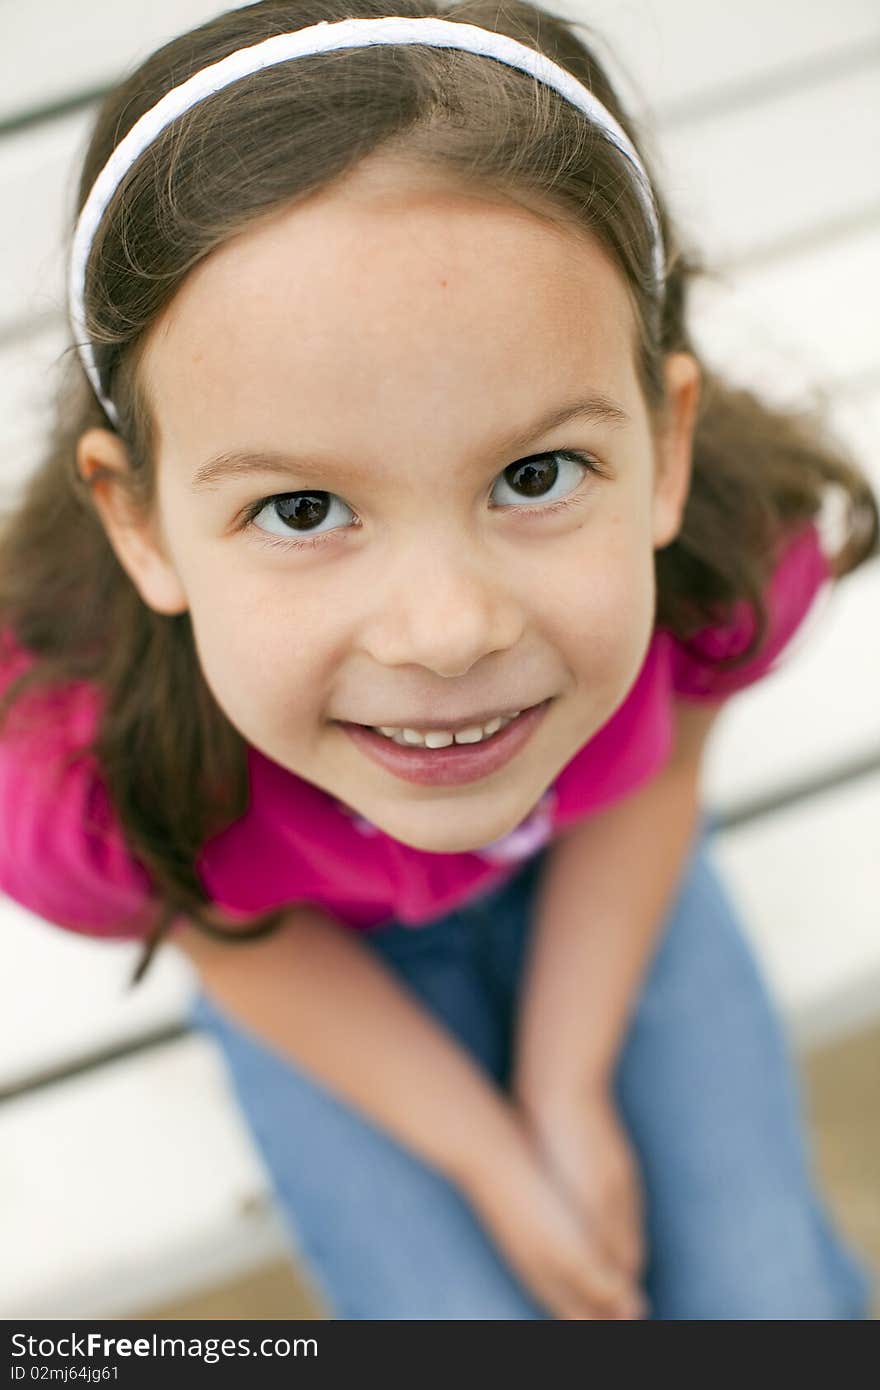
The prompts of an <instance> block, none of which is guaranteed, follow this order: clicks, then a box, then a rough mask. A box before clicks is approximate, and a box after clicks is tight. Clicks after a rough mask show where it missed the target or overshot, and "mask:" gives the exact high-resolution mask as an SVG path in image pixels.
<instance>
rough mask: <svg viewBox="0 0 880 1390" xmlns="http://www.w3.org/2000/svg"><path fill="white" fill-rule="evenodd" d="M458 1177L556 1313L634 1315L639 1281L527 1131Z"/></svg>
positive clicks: (639, 1308) (640, 1307)
mask: <svg viewBox="0 0 880 1390" xmlns="http://www.w3.org/2000/svg"><path fill="white" fill-rule="evenodd" d="M519 1135H520V1138H519V1140H518V1141H516V1142H514V1143H513V1144H511V1145H510V1146H509V1147H505V1148H504V1149H503V1150H502V1151H500V1152H495V1153H494V1154H493V1155H492V1161H491V1164H489V1163H487V1164H486V1165H485V1168H483V1169H482V1170H481V1172H480V1173H478V1174H472V1175H470V1176H469V1177H468V1178H467V1179H466V1180H464V1181H463V1182H462V1187H463V1191H464V1195H465V1196H466V1197H467V1198H468V1200H469V1201H470V1203H471V1205H472V1206H473V1208H474V1210H475V1212H476V1213H477V1215H478V1216H479V1217H480V1219H481V1221H482V1222H483V1224H484V1226H485V1227H486V1229H487V1231H488V1232H489V1234H490V1235H491V1236H492V1238H493V1239H494V1241H495V1243H496V1245H497V1247H498V1249H499V1251H500V1252H501V1253H502V1254H503V1256H504V1257H505V1259H506V1260H507V1262H508V1264H509V1265H510V1267H511V1269H512V1270H513V1271H514V1272H515V1273H516V1275H517V1276H518V1277H519V1279H520V1280H521V1281H522V1283H523V1284H524V1285H525V1287H526V1288H527V1289H528V1290H529V1292H530V1293H531V1295H532V1297H533V1298H535V1299H536V1300H537V1301H538V1302H539V1303H540V1304H542V1306H543V1307H545V1308H546V1309H547V1310H548V1311H549V1312H550V1313H551V1314H552V1315H553V1317H555V1318H560V1319H622V1318H639V1317H641V1316H643V1313H644V1301H643V1298H642V1296H641V1293H640V1291H639V1289H638V1287H637V1284H636V1282H635V1281H634V1280H633V1279H632V1278H630V1277H628V1276H627V1275H626V1273H625V1272H624V1271H623V1270H622V1269H621V1267H620V1265H619V1264H618V1263H616V1262H615V1261H613V1260H612V1259H611V1258H610V1257H609V1255H608V1253H607V1252H606V1250H605V1248H604V1246H603V1245H602V1244H601V1242H599V1241H598V1240H597V1239H596V1238H595V1235H594V1232H593V1230H592V1229H591V1227H590V1223H589V1222H588V1221H586V1220H585V1219H584V1217H583V1212H579V1211H578V1210H577V1209H576V1208H575V1207H574V1205H573V1204H572V1202H571V1201H570V1200H569V1199H568V1198H567V1197H566V1196H565V1194H564V1193H563V1192H562V1190H561V1187H560V1184H559V1183H558V1181H556V1180H555V1179H554V1177H553V1175H552V1174H551V1173H550V1172H549V1171H548V1168H547V1165H546V1163H545V1162H544V1161H543V1160H542V1158H541V1155H540V1154H539V1152H538V1150H537V1149H536V1147H535V1145H534V1144H533V1142H532V1141H531V1139H530V1137H529V1135H528V1134H527V1132H526V1130H525V1129H524V1128H522V1127H520V1128H519Z"/></svg>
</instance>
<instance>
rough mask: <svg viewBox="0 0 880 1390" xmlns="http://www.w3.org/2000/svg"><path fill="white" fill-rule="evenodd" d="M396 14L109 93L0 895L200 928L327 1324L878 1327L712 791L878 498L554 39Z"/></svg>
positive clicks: (94, 924)
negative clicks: (800, 402)
mask: <svg viewBox="0 0 880 1390" xmlns="http://www.w3.org/2000/svg"><path fill="white" fill-rule="evenodd" d="M395 15H396V16H397V17H398V20H397V22H398V28H397V29H393V28H391V29H389V28H388V27H387V26H385V27H382V26H381V25H379V26H377V25H374V26H372V27H370V28H369V29H364V28H363V26H361V27H360V28H358V27H355V28H354V29H352V28H351V27H349V28H347V29H345V30H334V29H333V28H331V27H329V26H333V25H335V24H337V23H338V22H341V21H343V20H349V19H350V20H381V19H382V18H383V16H384V11H383V9H382V8H381V7H380V6H379V4H378V3H377V2H376V0H354V3H352V0H347V3H345V4H340V3H338V0H307V3H301V2H300V0H296V3H294V2H293V0H284V2H283V0H272V2H271V3H270V2H269V0H265V3H260V4H255V5H249V6H247V7H245V8H240V9H234V10H232V11H230V12H229V13H227V14H223V15H220V16H219V17H218V18H217V19H215V20H213V21H211V22H210V23H208V24H205V25H203V26H202V27H201V28H199V29H196V30H194V31H192V32H191V33H188V34H184V35H182V36H181V37H180V38H178V39H175V40H174V41H173V42H171V43H169V44H167V45H166V46H165V47H164V48H162V49H161V50H159V51H158V52H156V53H154V54H153V55H152V56H151V57H149V58H148V59H147V60H146V61H145V62H144V63H143V64H141V66H140V67H139V68H137V70H136V71H134V72H133V73H132V74H131V75H130V76H129V77H128V78H126V80H125V81H123V82H122V83H121V84H120V85H119V86H118V87H117V88H116V89H115V90H114V91H113V92H112V93H111V94H110V95H109V96H108V97H107V98H106V99H105V101H104V103H103V106H102V108H101V110H100V112H99V115H98V118H97V121H96V124H95V128H94V131H93V134H92V138H91V141H90V144H89V147H88V150H87V153H86V157H85V164H84V168H83V171H82V177H81V180H80V186H79V199H78V208H77V212H78V221H77V227H76V229H75V232H76V234H75V236H74V239H73V249H72V257H71V308H72V323H73V334H74V347H75V349H76V352H75V354H74V355H73V356H72V357H71V360H70V373H69V377H68V379H67V383H66V386H65V389H64V391H63V393H62V397H63V398H62V400H61V401H60V403H59V412H58V420H57V423H56V427H55V432H54V437H53V440H52V445H51V448H50V450H49V452H48V454H47V457H46V459H45V462H44V464H43V466H42V467H41V468H40V469H39V470H38V471H37V472H36V473H35V474H34V475H33V477H32V478H31V480H30V482H29V486H28V488H27V491H26V493H25V495H24V496H23V498H22V500H21V503H20V506H19V508H18V509H17V510H16V511H15V513H14V514H12V515H10V516H9V517H8V518H7V521H6V527H5V533H4V536H3V543H2V549H0V554H2V576H0V582H2V588H0V606H2V610H3V614H2V616H3V620H4V621H3V636H4V645H3V658H4V665H3V671H4V680H5V691H4V700H3V713H4V716H5V717H4V724H3V740H2V744H0V786H2V792H3V795H4V797H5V799H6V801H5V815H4V817H3V822H2V837H0V879H2V887H3V888H4V890H5V891H6V892H7V893H8V894H10V895H11V896H12V897H13V898H15V899H17V900H18V901H19V902H21V903H23V904H24V905H25V906H26V907H28V908H29V909H31V910H32V911H34V912H37V913H39V914H41V915H42V916H43V917H45V918H46V919H47V920H49V921H53V922H56V923H58V924H59V925H60V926H63V927H68V928H70V929H72V930H75V931H81V932H86V933H93V934H96V935H101V936H106V937H108V938H109V937H116V938H129V939H141V938H143V939H145V942H146V950H145V954H144V956H143V958H142V960H141V963H140V966H139V969H138V971H137V973H136V976H135V979H138V978H140V976H141V975H142V974H143V970H144V968H145V966H146V963H147V961H148V960H149V959H150V957H151V955H152V953H153V951H154V950H155V948H156V946H157V943H158V942H159V941H160V940H161V939H170V940H171V941H173V942H174V943H175V944H176V945H177V946H178V947H179V948H180V949H181V950H182V951H184V952H185V953H186V954H187V956H188V957H189V958H190V960H191V961H192V962H193V963H194V965H195V967H196V969H197V971H198V975H199V979H200V985H201V988H200V990H199V993H198V997H197V999H196V1003H195V1008H194V1013H193V1022H194V1023H195V1024H197V1025H198V1026H199V1027H201V1028H203V1029H205V1030H207V1031H208V1032H209V1034H210V1035H211V1036H213V1037H214V1038H215V1039H216V1041H217V1043H218V1044H219V1046H220V1047H221V1048H222V1050H223V1055H224V1057H225V1059H226V1062H227V1064H228V1067H229V1072H230V1075H231V1078H232V1080H233V1082H234V1085H235V1088H236V1094H237V1096H238V1099H239V1101H240V1104H241V1107H242V1112H243V1115H244V1116H245V1118H246V1120H247V1122H248V1123H249V1125H250V1127H251V1131H252V1133H253V1136H254V1140H255V1143H256V1144H257V1146H258V1148H259V1151H260V1152H261V1154H262V1156H263V1158H264V1160H265V1163H266V1167H267V1171H268V1173H269V1176H270V1178H271V1182H272V1186H273V1191H274V1194H275V1196H276V1198H277V1201H278V1203H279V1208H280V1210H281V1211H282V1212H283V1215H284V1218H285V1220H286V1222H288V1223H289V1229H290V1231H291V1234H292V1235H293V1237H294V1239H295V1242H296V1245H297V1248H298V1250H299V1253H300V1254H301V1256H302V1258H303V1260H304V1262H305V1265H306V1266H307V1268H308V1270H309V1271H310V1273H311V1274H312V1275H313V1277H314V1279H315V1284H316V1288H317V1289H318V1290H319V1291H320V1293H321V1294H322V1296H323V1297H324V1299H325V1300H326V1304H327V1313H328V1316H331V1317H340V1318H383V1319H397V1318H427V1319H432V1320H433V1319H458V1318H462V1319H476V1318H479V1319H489V1318H502V1319H512V1318H542V1317H553V1318H585V1319H589V1318H609V1317H611V1318H614V1317H638V1316H644V1315H646V1314H647V1315H649V1316H653V1317H655V1318H671V1319H685V1318H725V1319H727V1318H737V1319H739V1318H743V1319H745V1318H749V1319H751V1318H762V1319H763V1318H819V1319H824V1318H844V1319H848V1318H856V1319H861V1318H865V1317H866V1316H868V1302H869V1280H868V1276H867V1272H866V1269H865V1268H864V1267H863V1266H862V1265H861V1264H860V1263H859V1261H858V1260H857V1258H856V1257H855V1255H854V1254H853V1252H851V1251H850V1250H849V1249H848V1248H847V1246H846V1244H845V1243H844V1242H843V1240H842V1239H841V1237H840V1235H839V1233H838V1232H837V1231H835V1229H834V1226H833V1224H832V1222H831V1221H830V1219H829V1216H828V1213H827V1210H826V1207H825V1205H824V1203H823V1200H822V1198H821V1195H820V1194H819V1193H818V1191H817V1188H816V1184H815V1180H814V1178H813V1176H812V1160H811V1156H810V1153H809V1147H808V1143H807V1139H806V1137H805V1132H804V1131H805V1124H804V1117H803V1111H802V1104H801V1097H800V1094H799V1091H798V1082H797V1077H796V1072H795V1068H794V1065H793V1062H792V1059H791V1057H790V1056H789V1054H788V1050H787V1044H786V1040H785V1036H784V1033H783V1030H782V1027H781V1024H780V1022H779V1020H778V1018H777V1016H776V1014H775V1012H774V1010H773V1006H772V1004H771V1001H770V999H769V998H768V995H767V991H766V988H765V986H764V983H763V981H762V979H761V977H760V975H759V973H758V970H757V968H756V965H755V962H754V960H753V958H752V955H751V954H750V952H749V950H748V948H747V945H746V942H745V939H744V936H743V934H742V931H741V928H740V925H739V923H738V922H737V920H736V917H735V914H734V911H733V909H732V906H731V904H730V901H729V899H728V897H727V896H726V894H725V891H724V888H723V886H722V884H721V883H720V882H719V878H718V876H717V873H716V871H715V869H714V867H713V866H712V865H711V862H710V860H709V858H708V857H707V848H706V841H707V837H708V832H709V828H710V827H709V826H708V824H707V822H706V818H705V817H704V816H703V815H702V814H701V811H700V806H699V787H700V760H701V753H702V749H703V747H704V744H705V740H706V738H707V734H708V731H709V729H710V727H711V725H712V723H713V721H714V720H715V719H716V717H717V714H718V711H719V709H720V708H723V704H724V701H725V700H726V699H727V698H728V697H729V696H730V695H732V694H733V693H734V692H735V691H736V690H738V689H740V688H742V687H744V686H747V685H749V684H750V683H752V682H753V681H755V680H757V679H759V677H760V676H762V675H763V674H764V673H765V672H766V671H767V670H768V669H770V668H771V666H772V665H773V664H774V662H775V661H776V658H777V657H778V656H779V654H780V653H781V652H782V651H783V648H784V647H785V646H786V644H787V643H788V641H789V639H790V638H791V636H792V635H793V633H794V632H795V631H796V629H797V628H798V625H799V624H800V623H801V621H802V619H803V618H804V616H805V615H806V614H807V613H808V611H809V610H810V607H811V604H812V603H813V600H814V598H815V596H816V594H817V593H818V592H819V590H820V589H821V588H822V586H823V584H824V583H826V582H827V581H829V580H833V579H838V578H839V577H841V576H842V575H843V574H846V573H848V572H850V571H851V570H853V569H854V568H855V567H856V566H857V565H858V564H860V563H863V562H864V561H865V560H867V559H868V558H869V556H871V555H876V554H877V553H878V549H880V544H878V515H877V507H876V503H875V500H874V498H873V497H872V495H871V492H870V489H869V487H868V484H867V482H866V480H865V479H864V477H863V476H862V475H861V474H860V473H859V471H858V470H857V469H856V468H855V467H854V466H852V465H851V464H849V463H848V462H846V461H845V460H844V459H842V458H840V457H839V456H838V454H837V452H836V451H835V450H834V448H833V447H831V446H830V445H825V444H823V442H822V438H821V433H820V432H819V425H818V422H816V421H804V420H802V419H798V418H795V417H794V416H786V415H783V414H781V413H780V412H778V411H772V410H770V409H769V408H767V407H765V406H764V405H763V404H761V403H760V402H759V401H758V400H757V399H756V398H755V397H754V396H752V395H751V394H750V393H747V392H743V391H734V390H731V389H729V388H727V387H725V385H724V384H723V383H722V382H721V381H719V380H718V379H717V378H716V377H715V376H713V374H712V373H711V372H709V371H708V370H707V369H706V367H705V366H701V364H700V363H699V361H698V357H697V354H696V352H695V351H694V348H693V345H692V343H691V341H690V338H689V334H688V325H687V317H686V302H687V291H688V288H689V285H690V282H691V279H692V277H693V276H694V274H696V273H697V270H698V267H697V264H696V262H695V261H694V260H692V259H689V258H688V257H686V256H685V255H684V253H683V251H682V249H681V246H682V243H681V237H680V234H679V232H678V231H677V229H676V228H675V227H674V225H673V224H672V222H671V220H670V217H669V215H668V212H667V210H666V208H665V205H664V203H663V199H662V197H661V194H660V192H659V190H658V188H657V185H656V182H655V180H654V178H653V177H652V175H651V173H650V170H649V168H648V165H647V163H646V161H645V158H644V156H643V155H641V154H640V153H638V151H637V148H636V144H635V135H634V129H633V125H634V123H633V122H632V121H631V120H630V119H629V118H628V117H627V115H626V113H625V112H624V111H623V110H622V109H621V106H620V102H619V101H618V99H617V97H616V96H615V93H614V91H613V89H612V88H611V86H610V84H609V81H608V79H607V77H606V75H605V73H604V71H603V69H602V67H601V65H600V64H599V63H598V62H597V60H596V57H595V55H594V54H593V52H592V51H591V50H590V49H589V48H588V47H587V46H586V44H585V43H584V42H583V40H582V38H581V37H580V35H579V34H577V33H576V32H575V29H574V27H572V26H571V25H569V24H567V23H565V22H564V21H563V20H562V19H559V18H556V17H554V16H552V15H548V14H547V13H546V12H544V11H543V10H540V11H539V10H538V9H536V8H533V7H532V6H531V5H530V4H527V3H508V4H507V5H505V6H503V7H498V6H497V5H496V4H495V3H494V0H493V3H491V4H489V3H487V0H472V3H464V4H460V5H456V6H453V7H451V8H448V9H441V8H440V7H439V6H437V5H434V4H432V3H431V2H430V0H403V3H401V4H398V5H397V6H396V7H395ZM432 18H433V20H434V21H435V24H434V25H432V24H431V22H430V21H431V19H432ZM407 20H415V21H416V25H415V27H413V26H409V25H407V24H406V21H407ZM436 21H440V25H439V28H438V27H437V25H436ZM313 26H320V27H319V28H317V29H315V28H314V27H313ZM460 26H467V27H466V28H462V27H460ZM450 31H452V36H451V37H450ZM297 33H299V34H301V35H302V40H301V47H300V50H299V51H298V52H297V51H296V49H295V42H296V41H294V45H291V39H292V37H293V36H294V35H295V34H297ZM273 36H282V37H281V38H280V39H279V38H274V39H273ZM267 40H272V41H273V42H270V43H267V42H266V41H267ZM273 43H274V46H273ZM259 44H262V45H264V47H263V48H261V49H260V56H259V57H258V58H257V59H256V60H254V58H253V55H252V54H249V53H248V52H247V50H249V49H252V48H254V46H255V45H259ZM505 45H506V47H505ZM539 54H544V55H546V58H547V59H550V60H552V65H551V64H549V63H547V64H545V65H544V66H541V65H540V63H539V62H538V61H536V60H537V55H539ZM231 55H236V56H235V57H232V56H231ZM227 58H228V59H229V62H228V63H227V64H226V65H225V66H223V67H213V65H218V64H221V63H222V60H224V59H227ZM208 68H213V70H212V72H211V73H210V74H208V76H207V77H206V76H205V75H204V74H205V70H206V69H208ZM189 79H192V84H191V85H188V83H189ZM172 91H173V92H174V96H173V97H170V98H169V101H170V102H174V103H175V104H174V108H173V111H172V112H171V114H169V107H168V103H167V102H166V103H165V105H164V106H162V107H161V108H160V109H159V110H157V107H158V105H159V103H160V101H161V99H162V98H163V96H164V95H165V94H166V93H170V92H172ZM591 93H592V97H591V96H590V94H591ZM146 113H151V114H150V116H149V117H148V118H147V120H146V121H145V122H144V123H142V124H141V125H139V127H138V131H137V132H136V134H135V135H133V136H132V139H131V140H129V142H128V144H127V145H124V144H123V142H124V140H125V137H126V136H127V134H128V132H131V131H132V130H133V128H134V127H135V125H136V123H137V122H138V121H139V120H140V118H141V117H143V116H145V114H146ZM114 150H115V151H116V154H115V156H114V158H113V161H112V162H111V163H110V164H109V166H108V161H109V160H110V159H111V155H113V154H114ZM105 166H107V167H105ZM831 485H835V486H837V487H838V488H839V489H841V490H842V493H843V495H844V496H845V497H846V499H847V501H848V503H849V508H848V512H847V534H846V539H845V544H844V546H843V547H842V549H841V552H840V554H838V555H837V556H834V557H829V556H828V555H826V554H825V552H824V550H823V547H822V545H821V544H820V539H819V533H818V530H817V526H816V520H817V518H818V515H819V512H820V508H821V505H822V502H823V499H824V495H825V491H826V489H827V488H828V487H829V486H831Z"/></svg>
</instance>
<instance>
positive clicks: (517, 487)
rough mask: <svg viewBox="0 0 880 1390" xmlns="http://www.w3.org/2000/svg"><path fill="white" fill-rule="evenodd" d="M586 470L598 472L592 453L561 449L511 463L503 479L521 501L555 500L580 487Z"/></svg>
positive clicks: (503, 474)
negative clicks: (591, 457) (590, 455)
mask: <svg viewBox="0 0 880 1390" xmlns="http://www.w3.org/2000/svg"><path fill="white" fill-rule="evenodd" d="M585 470H586V471H587V472H592V471H597V470H596V469H595V468H594V465H593V462H592V460H591V459H590V457H589V455H588V454H580V453H578V452H576V451H575V450H570V449H557V450H556V451H555V452H554V453H552V454H536V455H535V457H534V458H529V459H519V460H518V461H517V462H516V463H511V464H510V465H509V466H508V467H507V468H505V470H504V472H503V473H502V474H501V479H500V481H502V482H503V483H504V485H505V487H507V489H508V491H509V492H510V493H512V494H513V496H514V498H515V499H516V500H518V501H520V502H528V501H530V500H531V501H539V502H555V501H557V500H558V499H559V498H561V497H565V496H567V495H568V494H570V493H571V492H573V491H574V490H575V489H576V488H577V486H578V484H579V483H580V482H581V480H582V478H583V476H584V472H585ZM505 505H509V503H505ZM514 509H515V502H514Z"/></svg>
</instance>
